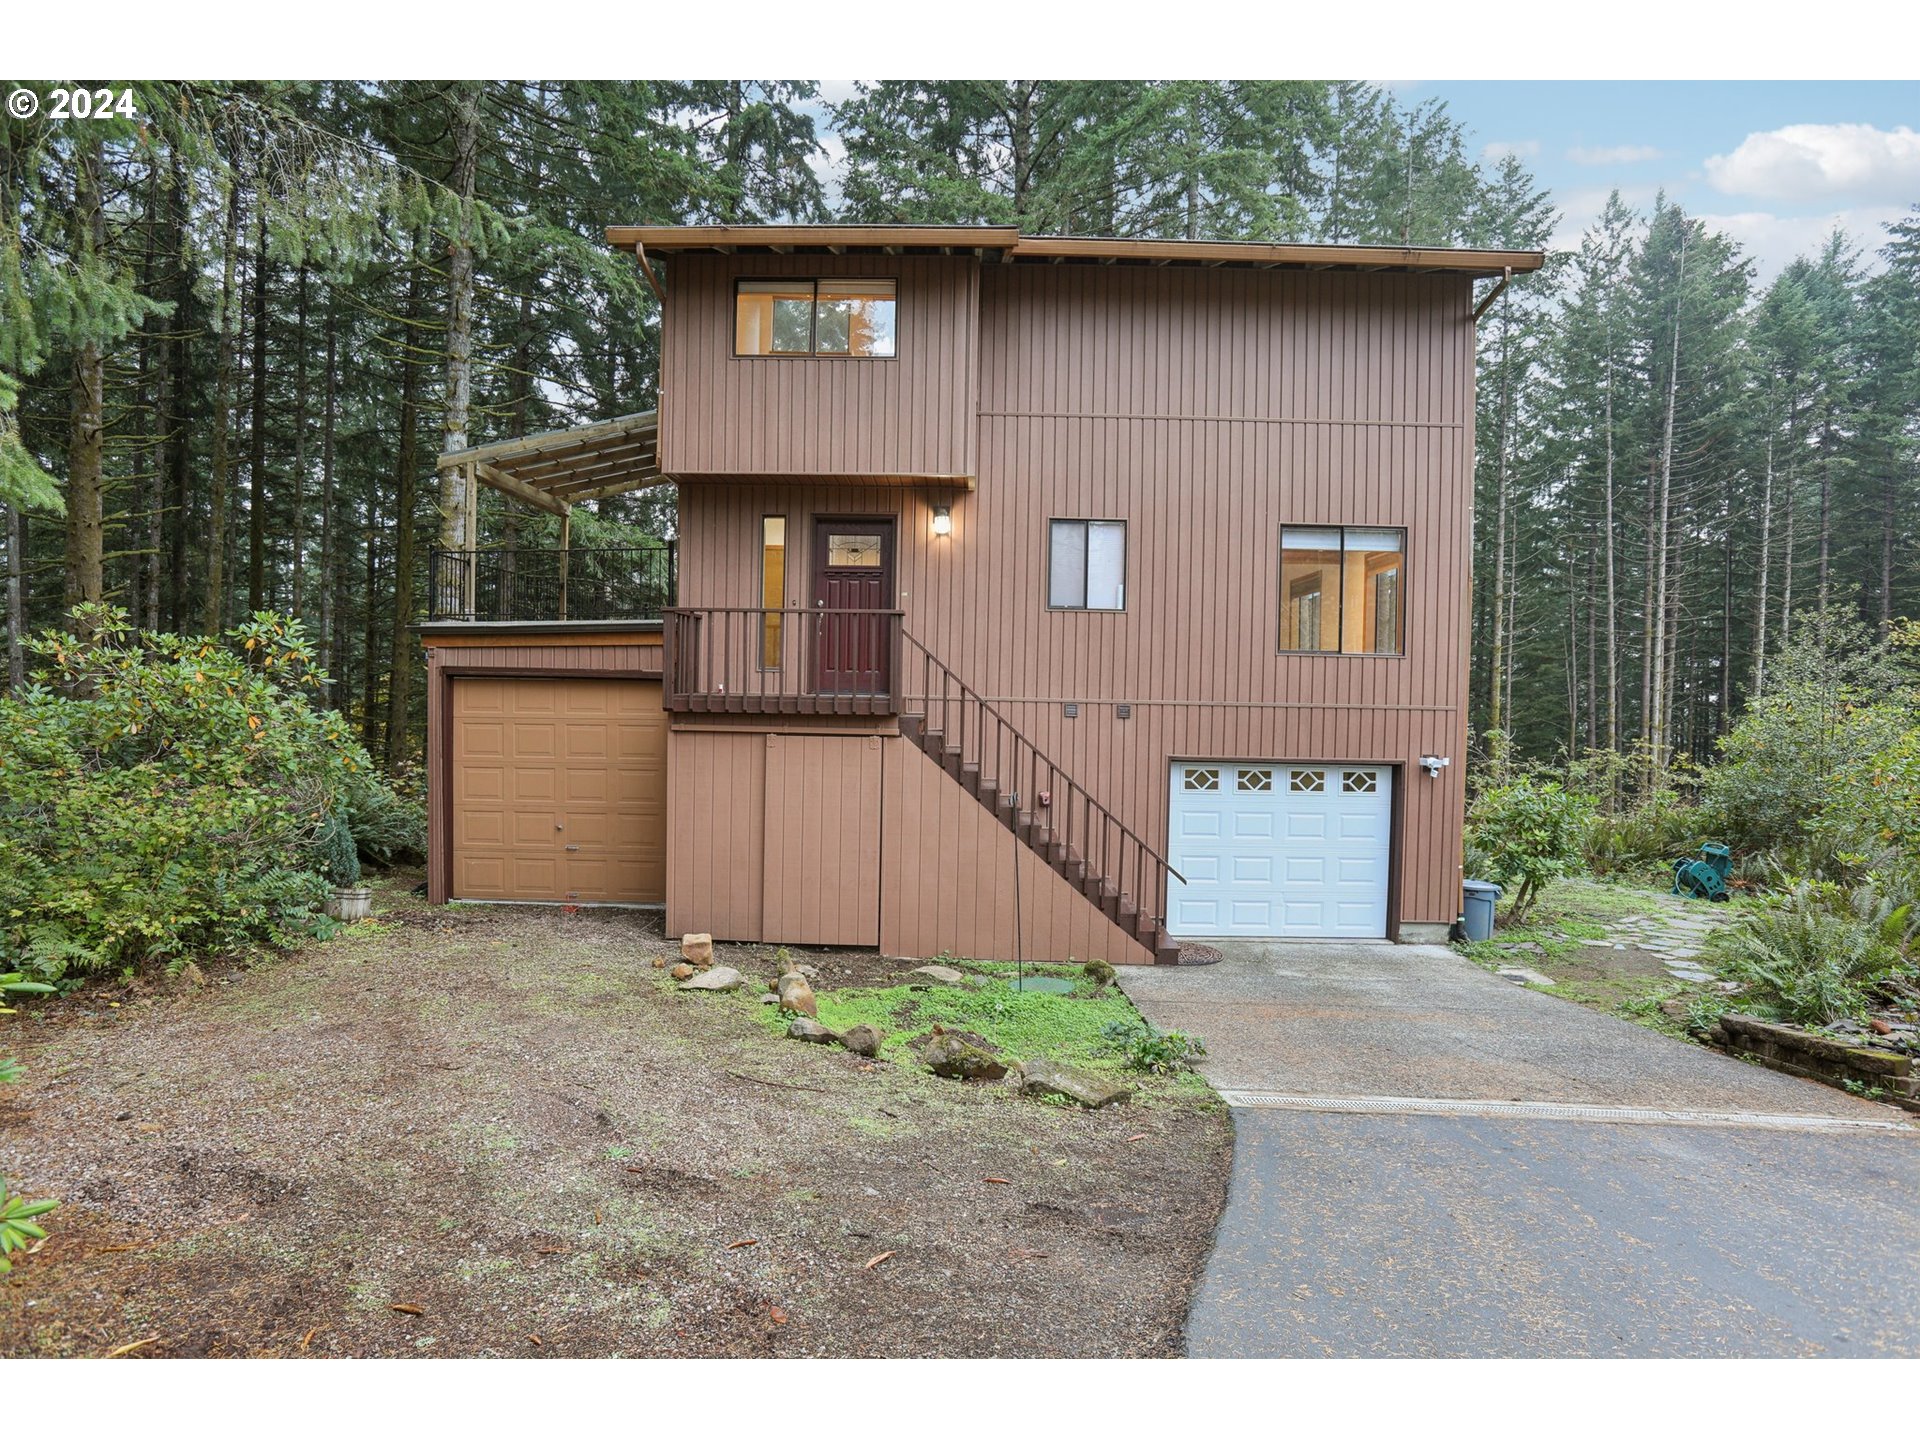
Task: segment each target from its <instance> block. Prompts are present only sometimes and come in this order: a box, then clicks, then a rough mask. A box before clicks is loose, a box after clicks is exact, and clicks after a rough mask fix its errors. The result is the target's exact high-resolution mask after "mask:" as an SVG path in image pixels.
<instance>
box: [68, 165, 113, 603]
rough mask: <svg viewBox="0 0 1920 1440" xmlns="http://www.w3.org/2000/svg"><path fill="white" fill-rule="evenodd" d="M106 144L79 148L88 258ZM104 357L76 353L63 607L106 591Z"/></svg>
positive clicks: (82, 245)
mask: <svg viewBox="0 0 1920 1440" xmlns="http://www.w3.org/2000/svg"><path fill="white" fill-rule="evenodd" d="M104 150H105V147H104V144H103V142H102V141H101V140H100V138H99V136H98V134H97V133H96V134H95V135H93V136H91V137H89V138H88V139H87V140H86V141H85V143H83V144H82V145H81V147H80V152H79V155H78V157H77V162H76V164H77V171H76V176H75V184H74V201H75V204H74V214H73V231H74V250H75V251H76V253H78V254H80V255H82V256H85V257H89V260H91V257H96V256H98V255H99V254H100V253H101V252H102V251H103V250H105V249H106V240H107V219H106V213H105V211H104V209H103V207H102V204H101V198H100V172H101V170H102V168H103V166H104V164H105V159H104ZM106 376H107V365H106V357H105V355H104V354H102V353H101V349H100V346H99V345H98V344H96V343H95V342H94V341H92V340H87V341H85V342H84V343H82V344H81V345H79V346H77V347H76V348H75V350H74V353H73V375H72V384H71V385H70V386H69V389H68V395H69V400H70V402H71V403H70V408H69V421H68V429H67V553H66V584H65V593H64V595H63V597H62V600H63V604H64V608H65V609H67V610H68V611H71V610H72V609H73V607H74V606H76V605H81V604H86V603H90V602H93V601H97V600H99V599H101V598H102V597H103V596H104V594H105V592H106V579H105V574H104V569H105V559H104V556H105V549H106V425H107V420H106V407H107V400H106Z"/></svg>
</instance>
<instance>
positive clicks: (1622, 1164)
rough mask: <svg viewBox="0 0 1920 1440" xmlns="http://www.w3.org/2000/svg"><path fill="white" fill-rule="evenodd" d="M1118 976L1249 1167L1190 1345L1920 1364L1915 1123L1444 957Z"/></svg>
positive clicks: (1301, 1351) (1253, 949)
mask: <svg viewBox="0 0 1920 1440" xmlns="http://www.w3.org/2000/svg"><path fill="white" fill-rule="evenodd" d="M1221 948H1222V949H1223V950H1225V952H1226V958H1225V959H1224V960H1223V961H1222V962H1221V963H1220V964H1218V965H1214V966H1209V967H1205V968H1184V967H1182V968H1171V967H1169V968H1163V969H1146V968H1140V969H1131V968H1130V969H1128V970H1126V971H1124V972H1123V975H1122V984H1123V986H1124V987H1125V989H1126V991H1127V993H1128V994H1129V995H1130V996H1131V997H1132V998H1133V999H1134V1001H1135V1003H1136V1004H1138V1005H1139V1007H1140V1008H1141V1010H1142V1011H1143V1012H1144V1013H1145V1014H1146V1015H1147V1016H1148V1017H1149V1018H1150V1019H1152V1020H1153V1021H1154V1023H1156V1024H1158V1025H1160V1026H1162V1027H1163V1028H1168V1029H1181V1030H1187V1031H1189V1032H1191V1033H1194V1034H1198V1035H1200V1036H1202V1037H1204V1039H1205V1040H1206V1043H1207V1046H1208V1051H1209V1057H1208V1060H1207V1062H1206V1064H1205V1065H1204V1066H1203V1069H1204V1070H1205V1073H1206V1074H1207V1076H1208V1078H1209V1079H1210V1080H1212V1081H1213V1083H1214V1084H1215V1085H1216V1086H1217V1087H1219V1088H1220V1090H1221V1091H1222V1093H1224V1094H1225V1095H1226V1096H1227V1098H1228V1100H1229V1101H1230V1102H1231V1103H1233V1104H1234V1105H1235V1107H1236V1108H1235V1115H1234V1118H1235V1122H1236V1139H1235V1149H1234V1170H1233V1180H1232V1184H1231V1187H1230V1191H1229V1195H1228V1201H1227V1211H1226V1214H1225V1215H1224V1217H1223V1218H1222V1220H1221V1225H1220V1229H1219V1232H1218V1235H1217V1237H1216V1241H1215V1248H1214V1252H1213V1254H1212V1256H1211V1258H1210V1259H1209V1261H1208V1266H1207V1271H1206V1275H1205V1277H1204V1278H1203V1280H1202V1282H1201V1286H1200V1289H1199V1292H1198V1294H1197V1295H1196V1297H1195V1302H1194V1307H1193V1311H1192V1313H1191V1315H1190V1317H1189V1321H1188V1335H1187V1344H1188V1353H1190V1354H1193V1355H1203V1356H1264V1355H1412V1356H1466V1355H1819V1354H1827V1355H1914V1354H1920V1294H1916V1292H1915V1291H1914V1289H1913V1287H1912V1286H1911V1285H1910V1284H1908V1283H1907V1279H1908V1277H1909V1276H1910V1273H1911V1265H1912V1259H1911V1257H1912V1256H1913V1255H1914V1254H1915V1253H1916V1251H1920V1129H1916V1128H1915V1127H1913V1126H1911V1125H1908V1124H1907V1123H1905V1120H1904V1118H1903V1117H1902V1115H1901V1113H1900V1112H1898V1111H1895V1110H1892V1109H1890V1108H1889V1107H1886V1106H1881V1105H1872V1104H1868V1103H1867V1102H1865V1101H1861V1100H1856V1099H1854V1098H1853V1097H1851V1096H1849V1095H1847V1094H1845V1093H1843V1092H1841V1091H1838V1090H1833V1089H1830V1088H1829V1087H1826V1086H1822V1085H1815V1084H1812V1083H1810V1082H1806V1081H1801V1080H1796V1079H1793V1078H1791V1077H1788V1076H1783V1075H1778V1074H1775V1073H1773V1072H1771V1071H1767V1070H1762V1069H1759V1068H1758V1067H1755V1066H1751V1065H1747V1064H1744V1063H1742V1062H1739V1061H1735V1060H1732V1059H1729V1058H1727V1057H1725V1056H1722V1055H1718V1054H1715V1053H1713V1052H1712V1051H1708V1050H1704V1049H1702V1048H1700V1047H1698V1046H1692V1045H1686V1044H1682V1043H1680V1042H1678V1041H1674V1040H1670V1039H1668V1038H1666V1037H1665V1036H1661V1035H1658V1034H1655V1033H1653V1032H1651V1031H1648V1030H1645V1029H1642V1028H1640V1027H1638V1026H1635V1025H1632V1024H1629V1023H1628V1022H1626V1021H1624V1020H1618V1019H1615V1018H1613V1017H1611V1016H1606V1015H1601V1014H1597V1013H1595V1012H1593V1011H1591V1010H1587V1009H1584V1008H1582V1007H1580V1006H1577V1005H1574V1004H1571V1003H1569V1002H1567V1001H1563V1000H1558V999H1555V998H1554V997H1552V996H1550V995H1542V994H1538V993H1535V992H1532V991H1528V990H1524V989H1521V988H1519V987H1517V986H1514V985H1511V984H1509V983H1508V982H1506V981H1504V980H1500V979H1498V978H1496V977H1495V976H1492V975H1490V974H1488V973H1487V972H1486V971H1484V970H1482V969H1480V968H1479V967H1478V966H1475V965H1473V964H1471V963H1470V962H1468V961H1466V960H1464V959H1462V958H1461V957H1460V956H1458V955H1456V954H1454V953H1453V952H1452V951H1451V950H1447V949H1445V948H1442V947H1431V946H1395V945H1386V944H1378V943H1375V944H1334V943H1238V944H1229V945H1224V946H1222V947H1221Z"/></svg>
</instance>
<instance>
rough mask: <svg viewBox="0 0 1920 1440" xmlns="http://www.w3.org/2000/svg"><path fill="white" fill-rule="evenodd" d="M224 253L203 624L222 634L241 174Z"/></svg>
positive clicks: (231, 199) (234, 182)
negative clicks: (234, 298) (234, 305)
mask: <svg viewBox="0 0 1920 1440" xmlns="http://www.w3.org/2000/svg"><path fill="white" fill-rule="evenodd" d="M228 183H229V186H230V188H229V190H228V191H227V227H226V235H225V259H224V261H223V263H222V268H221V279H220V316H219V324H218V326H217V327H216V332H215V343H216V344H217V345H218V346H219V357H220V358H219V361H218V363H217V365H216V366H215V374H214V382H213V392H214V393H213V465H212V470H213V475H212V478H211V480H210V482H209V483H210V485H211V486H212V492H211V496H210V499H209V501H208V506H207V510H208V514H207V593H206V603H205V605H204V607H203V608H202V610H201V615H200V628H201V629H202V630H204V631H205V632H206V633H207V634H209V635H217V634H219V633H220V631H221V630H222V629H223V628H224V626H225V619H226V609H227V579H226V576H227V497H228V491H229V490H230V488H231V487H232V483H233V477H232V475H231V473H230V472H231V466H232V454H231V446H232V430H233V349H234V338H233V279H234V269H235V266H236V264H237V251H238V250H239V248H240V180H239V177H238V176H235V177H233V178H232V179H231V180H230V181H229V182H228Z"/></svg>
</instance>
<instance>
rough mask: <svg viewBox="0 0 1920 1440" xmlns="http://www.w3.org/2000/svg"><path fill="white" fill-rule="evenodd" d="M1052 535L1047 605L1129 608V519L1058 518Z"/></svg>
mask: <svg viewBox="0 0 1920 1440" xmlns="http://www.w3.org/2000/svg"><path fill="white" fill-rule="evenodd" d="M1050 532H1051V533H1050V534H1049V537H1048V559H1047V604H1048V605H1049V606H1051V607H1052V608H1053V609H1055V610H1124V609H1125V608H1126V599H1127V524H1126V521H1124V520H1055V521H1053V522H1051V526H1050Z"/></svg>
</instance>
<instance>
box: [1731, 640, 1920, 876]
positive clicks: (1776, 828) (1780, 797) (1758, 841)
mask: <svg viewBox="0 0 1920 1440" xmlns="http://www.w3.org/2000/svg"><path fill="white" fill-rule="evenodd" d="M1908 679H1909V675H1908V672H1907V670H1906V668H1905V666H1904V664H1903V663H1902V662H1901V661H1900V660H1898V659H1897V658H1896V657H1895V655H1894V653H1893V652H1892V651H1890V650H1889V648H1888V647H1887V646H1886V645H1883V644H1878V643H1876V642H1875V641H1874V640H1873V639H1872V637H1871V635H1870V634H1869V632H1868V631H1867V630H1866V628H1865V627H1864V626H1862V625H1861V624H1860V623H1859V622H1858V621H1855V620H1851V619H1845V620H1843V619H1840V618H1838V617H1834V618H1829V619H1827V620H1824V621H1823V620H1821V619H1819V618H1818V617H1814V616H1809V617H1808V618H1807V622H1806V625H1805V627H1804V628H1803V629H1802V630H1801V632H1800V633H1799V634H1798V635H1797V636H1796V637H1795V639H1794V641H1793V643H1792V644H1791V645H1790V646H1788V647H1787V649H1786V650H1785V651H1784V652H1783V653H1782V654H1781V656H1780V658H1779V660H1778V661H1777V662H1776V663H1775V667H1774V673H1773V675H1772V677H1771V678H1770V679H1769V681H1768V688H1767V692H1766V694H1765V695H1763V696H1762V697H1761V698H1760V699H1758V700H1756V701H1754V702H1753V704H1752V705H1750V706H1749V707H1748V708H1747V712H1746V713H1745V714H1744V715H1742V716H1741V717H1740V719H1739V721H1738V722H1737V723H1736V724H1735V725H1734V727H1733V729H1732V730H1731V731H1730V732H1729V733H1728V734H1727V735H1726V736H1724V737H1723V738H1722V739H1721V741H1720V762H1719V763H1718V764H1717V765H1715V766H1714V767H1713V768H1712V769H1711V770H1709V771H1708V772H1707V775H1706V777H1705V780H1704V783H1703V787H1702V795H1701V801H1702V807H1703V814H1702V817H1701V818H1702V820H1703V821H1704V822H1705V828H1706V829H1707V831H1708V832H1709V833H1712V834H1714V835H1715V836H1716V838H1719V839H1722V840H1724V841H1726V843H1727V844H1729V845H1731V846H1733V847H1734V848H1735V849H1744V850H1754V851H1760V850H1764V851H1773V852H1776V853H1783V854H1784V853H1786V852H1789V851H1792V850H1795V849H1797V848H1799V847H1806V846H1809V843H1810V842H1815V843H1812V844H1811V848H1810V849H1808V850H1804V851H1802V853H1804V854H1805V855H1806V858H1807V860H1808V861H1809V862H1810V863H1811V864H1812V866H1813V868H1815V869H1817V870H1819V871H1822V872H1825V871H1827V870H1828V868H1829V864H1830V862H1831V860H1832V858H1833V857H1834V856H1836V855H1837V854H1839V853H1842V852H1845V851H1850V850H1859V849H1862V848H1865V845H1866V843H1867V842H1868V841H1869V840H1870V839H1871V838H1872V830H1871V827H1872V825H1873V823H1874V821H1873V820H1872V819H1871V818H1869V817H1866V816H1863V815H1855V814H1853V813H1851V812H1848V811H1845V810H1836V811H1835V812H1834V819H1833V822H1832V823H1831V824H1829V825H1826V826H1824V827H1817V826H1816V821H1817V820H1818V819H1819V817H1820V816H1821V814H1822V812H1823V810H1824V809H1825V808H1826V807H1827V805H1828V804H1829V803H1830V802H1841V801H1844V800H1845V798H1846V797H1845V795H1844V794H1843V793H1842V792H1843V787H1845V786H1849V785H1855V784H1858V783H1859V781H1860V780H1861V779H1862V778H1865V777H1870V776H1871V775H1872V774H1873V773H1874V770H1875V766H1876V764H1877V763H1878V758H1879V757H1881V756H1882V755H1885V754H1887V753H1889V752H1890V751H1892V750H1893V749H1895V747H1896V746H1898V745H1899V744H1900V743H1901V741H1902V738H1903V736H1904V735H1906V734H1908V733H1909V732H1910V731H1911V729H1912V727H1913V725H1914V720H1915V709H1914V703H1913V697H1912V695H1911V693H1910V692H1909V690H1908V689H1907V681H1908ZM1856 827H1857V828H1856Z"/></svg>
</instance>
